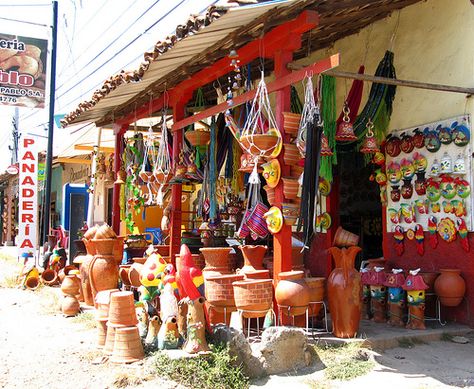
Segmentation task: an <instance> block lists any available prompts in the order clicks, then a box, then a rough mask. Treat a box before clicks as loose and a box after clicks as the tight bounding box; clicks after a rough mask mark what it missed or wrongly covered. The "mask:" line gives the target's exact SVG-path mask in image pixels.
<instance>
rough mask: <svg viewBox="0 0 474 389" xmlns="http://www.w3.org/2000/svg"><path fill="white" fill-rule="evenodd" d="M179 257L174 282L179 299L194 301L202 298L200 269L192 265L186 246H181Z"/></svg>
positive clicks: (202, 287)
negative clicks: (178, 266) (176, 285)
mask: <svg viewBox="0 0 474 389" xmlns="http://www.w3.org/2000/svg"><path fill="white" fill-rule="evenodd" d="M179 255H180V257H181V258H180V259H181V261H180V268H179V269H178V273H177V275H176V281H177V283H178V288H179V294H180V296H181V298H182V299H183V298H189V299H190V300H196V299H198V298H199V297H201V296H202V297H204V277H203V275H202V271H201V269H199V268H198V267H197V266H196V265H195V264H194V261H193V258H192V255H191V251H189V248H188V246H186V245H185V244H183V245H182V246H181V251H180V253H179Z"/></svg>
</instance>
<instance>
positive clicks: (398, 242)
mask: <svg viewBox="0 0 474 389" xmlns="http://www.w3.org/2000/svg"><path fill="white" fill-rule="evenodd" d="M393 237H394V238H395V251H396V252H397V255H399V256H400V255H402V254H403V251H404V250H405V247H404V245H403V239H404V235H403V227H402V226H396V227H395V232H394V233H393Z"/></svg>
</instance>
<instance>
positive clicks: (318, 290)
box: [304, 277, 326, 316]
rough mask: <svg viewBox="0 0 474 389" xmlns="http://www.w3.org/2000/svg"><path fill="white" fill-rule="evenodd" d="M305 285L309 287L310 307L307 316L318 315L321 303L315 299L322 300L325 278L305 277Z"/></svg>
mask: <svg viewBox="0 0 474 389" xmlns="http://www.w3.org/2000/svg"><path fill="white" fill-rule="evenodd" d="M304 280H305V282H306V285H308V287H309V298H310V305H309V307H310V309H309V316H318V314H319V311H320V310H321V306H322V304H320V303H315V302H316V301H324V287H325V283H326V278H324V277H306V278H305V279H304Z"/></svg>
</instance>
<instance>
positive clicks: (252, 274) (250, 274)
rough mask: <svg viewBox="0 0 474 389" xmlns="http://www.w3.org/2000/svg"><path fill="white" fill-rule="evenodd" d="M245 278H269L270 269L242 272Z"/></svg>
mask: <svg viewBox="0 0 474 389" xmlns="http://www.w3.org/2000/svg"><path fill="white" fill-rule="evenodd" d="M243 274H244V275H245V279H246V280H268V279H269V278H271V276H270V270H268V269H263V270H250V271H246V272H244V273H243Z"/></svg>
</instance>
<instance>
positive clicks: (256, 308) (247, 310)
mask: <svg viewBox="0 0 474 389" xmlns="http://www.w3.org/2000/svg"><path fill="white" fill-rule="evenodd" d="M232 285H233V287H234V298H235V306H236V307H237V309H241V310H243V311H244V312H243V313H242V316H243V317H264V316H265V315H266V313H267V312H268V310H269V309H270V308H271V307H272V301H273V284H272V280H244V281H236V282H234V283H233V284H232Z"/></svg>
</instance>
